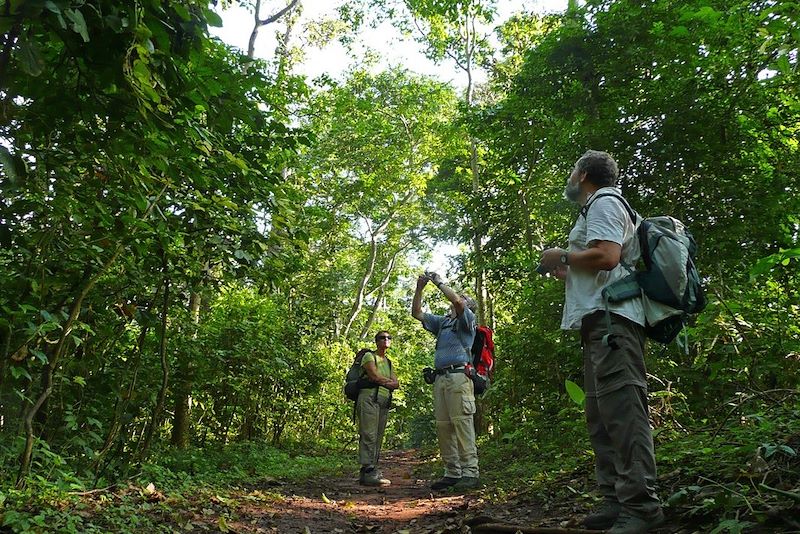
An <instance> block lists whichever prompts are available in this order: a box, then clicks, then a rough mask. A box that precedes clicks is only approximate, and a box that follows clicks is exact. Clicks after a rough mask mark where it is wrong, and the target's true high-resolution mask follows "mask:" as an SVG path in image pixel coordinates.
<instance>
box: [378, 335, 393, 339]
mask: <svg viewBox="0 0 800 534" xmlns="http://www.w3.org/2000/svg"><path fill="white" fill-rule="evenodd" d="M377 339H392V336H378V338H377Z"/></svg>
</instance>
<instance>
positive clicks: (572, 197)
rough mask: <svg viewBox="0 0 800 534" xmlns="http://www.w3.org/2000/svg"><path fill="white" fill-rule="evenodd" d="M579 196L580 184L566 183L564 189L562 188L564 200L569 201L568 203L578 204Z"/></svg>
mask: <svg viewBox="0 0 800 534" xmlns="http://www.w3.org/2000/svg"><path fill="white" fill-rule="evenodd" d="M580 196H581V186H580V184H574V185H573V184H572V182H567V185H566V187H564V198H566V199H567V200H569V201H570V202H575V203H577V202H578V199H579V198H580Z"/></svg>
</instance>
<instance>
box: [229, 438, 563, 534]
mask: <svg viewBox="0 0 800 534" xmlns="http://www.w3.org/2000/svg"><path fill="white" fill-rule="evenodd" d="M419 463H420V460H419V459H418V458H417V457H416V453H415V451H396V452H389V453H386V454H384V455H383V457H382V459H381V469H382V471H383V474H384V476H385V477H386V478H389V479H390V480H391V481H392V484H391V486H388V487H385V488H367V487H364V486H360V485H359V484H358V480H357V479H356V473H355V469H354V473H353V475H352V476H351V477H347V478H324V479H317V480H308V481H305V482H303V483H289V484H285V485H279V486H270V487H264V488H261V489H262V490H263V491H264V492H270V493H273V494H274V493H279V494H281V495H283V498H282V499H278V500H277V501H272V502H270V501H267V502H264V501H262V502H257V501H255V502H253V503H252V505H246V506H243V507H242V506H240V507H239V509H238V511H237V512H238V514H237V515H238V517H237V520H236V521H232V522H230V523H229V524H228V526H229V527H230V529H231V531H235V532H241V533H244V532H248V533H249V532H255V533H259V532H281V533H284V532H285V533H295V532H297V533H303V534H306V533H310V534H318V533H346V534H349V533H382V534H383V533H385V534H389V533H395V534H412V533H413V534H417V533H420V534H431V533H448V532H470V530H469V528H467V527H466V526H465V522H466V521H469V520H470V519H473V518H476V517H478V516H481V515H483V514H488V515H489V516H491V517H492V518H494V520H496V521H509V520H510V519H509V518H510V517H512V516H513V522H514V523H516V524H527V525H530V524H534V522H535V523H537V524H540V525H541V526H553V527H559V526H560V527H565V526H568V527H571V526H574V525H575V520H574V519H572V517H575V515H574V513H575V510H560V511H559V512H560V513H555V512H556V511H555V510H549V513H548V516H549V518H550V519H548V520H547V521H542V520H541V516H542V511H541V509H540V507H539V506H538V504H536V503H533V502H525V500H524V499H519V498H517V499H515V502H514V503H506V504H505V505H504V506H503V507H496V506H492V505H488V504H487V503H486V501H485V500H484V498H483V496H482V495H483V492H482V491H480V490H479V491H475V492H471V493H469V494H467V495H457V494H451V493H433V492H431V490H430V488H429V486H430V482H431V481H429V480H420V479H416V478H415V477H414V472H415V468H416V467H417V465H418V464H419ZM484 491H485V490H484ZM564 512H566V513H567V515H566V516H564V515H563V513H564ZM559 516H560V517H559Z"/></svg>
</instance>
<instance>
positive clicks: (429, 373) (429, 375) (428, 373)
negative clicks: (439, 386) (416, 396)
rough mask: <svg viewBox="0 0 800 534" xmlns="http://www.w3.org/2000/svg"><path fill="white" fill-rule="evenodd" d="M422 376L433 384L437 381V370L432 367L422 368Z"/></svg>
mask: <svg viewBox="0 0 800 534" xmlns="http://www.w3.org/2000/svg"><path fill="white" fill-rule="evenodd" d="M422 378H423V380H425V383H426V384H433V383H434V382H436V372H435V371H434V370H433V369H431V368H430V367H426V368H424V369H423V370H422Z"/></svg>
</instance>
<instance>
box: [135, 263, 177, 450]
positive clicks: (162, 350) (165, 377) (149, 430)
mask: <svg viewBox="0 0 800 534" xmlns="http://www.w3.org/2000/svg"><path fill="white" fill-rule="evenodd" d="M162 254H164V252H163V251H162ZM162 260H163V268H164V300H163V302H162V305H161V332H160V337H161V339H160V341H159V345H158V355H159V358H160V359H161V387H160V388H159V389H158V396H157V397H156V403H155V405H154V406H153V411H152V413H151V414H150V420H149V421H148V423H147V427H146V428H145V430H144V436H143V438H142V444H141V446H140V447H139V452H138V456H139V458H144V457H145V455H146V454H147V451H148V450H150V444H151V443H152V441H153V434H154V433H155V429H156V428H158V424H159V421H160V420H161V413H162V412H163V411H164V403H165V399H166V398H167V385H168V384H169V362H168V360H167V315H168V313H169V286H170V280H169V277H168V276H167V272H168V266H167V259H166V255H163V256H162Z"/></svg>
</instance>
